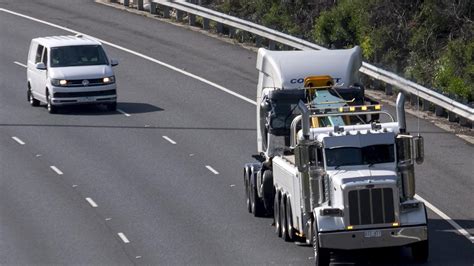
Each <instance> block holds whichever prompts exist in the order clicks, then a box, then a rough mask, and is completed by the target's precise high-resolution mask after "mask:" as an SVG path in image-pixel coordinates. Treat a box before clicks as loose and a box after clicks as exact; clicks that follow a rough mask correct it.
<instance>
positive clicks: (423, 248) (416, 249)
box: [411, 240, 429, 263]
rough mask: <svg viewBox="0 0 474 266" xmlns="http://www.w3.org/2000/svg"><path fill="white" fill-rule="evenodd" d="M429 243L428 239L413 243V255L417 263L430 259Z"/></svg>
mask: <svg viewBox="0 0 474 266" xmlns="http://www.w3.org/2000/svg"><path fill="white" fill-rule="evenodd" d="M428 255H429V244H428V240H424V241H420V242H417V243H415V244H412V245H411V256H412V257H413V260H415V262H417V263H425V262H427V261H428Z"/></svg>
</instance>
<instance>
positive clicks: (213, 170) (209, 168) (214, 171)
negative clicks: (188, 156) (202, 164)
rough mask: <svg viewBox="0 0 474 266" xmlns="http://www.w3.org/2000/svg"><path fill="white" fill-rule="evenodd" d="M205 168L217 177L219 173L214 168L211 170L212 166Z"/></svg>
mask: <svg viewBox="0 0 474 266" xmlns="http://www.w3.org/2000/svg"><path fill="white" fill-rule="evenodd" d="M206 168H207V169H208V170H209V171H211V172H212V173H213V174H215V175H218V174H219V172H217V171H216V170H215V169H214V168H212V166H210V165H206Z"/></svg>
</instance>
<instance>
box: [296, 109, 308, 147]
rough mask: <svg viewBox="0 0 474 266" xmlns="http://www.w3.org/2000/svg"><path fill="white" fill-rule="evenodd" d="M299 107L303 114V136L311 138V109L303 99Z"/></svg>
mask: <svg viewBox="0 0 474 266" xmlns="http://www.w3.org/2000/svg"><path fill="white" fill-rule="evenodd" d="M298 108H299V109H300V111H301V114H302V116H303V117H302V120H303V121H302V127H303V138H304V139H306V140H307V139H309V109H308V107H306V104H304V103H303V101H299V102H298Z"/></svg>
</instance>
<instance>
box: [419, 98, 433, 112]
mask: <svg viewBox="0 0 474 266" xmlns="http://www.w3.org/2000/svg"><path fill="white" fill-rule="evenodd" d="M430 105H431V103H430V102H429V101H427V100H425V99H422V100H421V107H422V110H423V111H425V112H426V111H429V110H430Z"/></svg>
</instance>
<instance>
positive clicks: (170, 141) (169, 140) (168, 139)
mask: <svg viewBox="0 0 474 266" xmlns="http://www.w3.org/2000/svg"><path fill="white" fill-rule="evenodd" d="M163 138H164V139H166V140H167V141H168V142H169V143H171V144H173V145H174V144H176V141H174V140H172V139H170V138H169V137H167V136H163Z"/></svg>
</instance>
